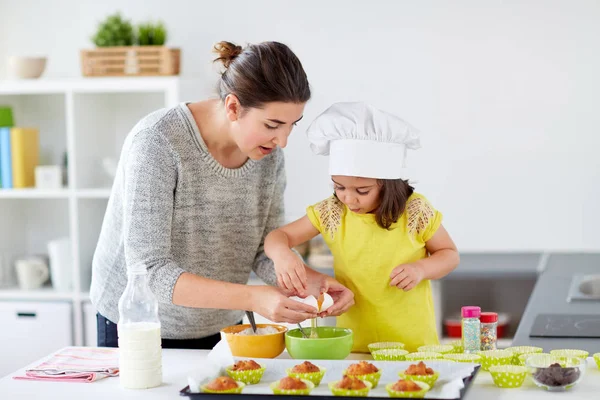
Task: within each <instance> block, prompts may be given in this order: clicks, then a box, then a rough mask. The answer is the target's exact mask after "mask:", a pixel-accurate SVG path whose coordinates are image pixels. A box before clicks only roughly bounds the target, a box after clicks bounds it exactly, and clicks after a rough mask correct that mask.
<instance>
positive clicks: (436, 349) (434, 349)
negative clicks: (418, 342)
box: [417, 344, 454, 354]
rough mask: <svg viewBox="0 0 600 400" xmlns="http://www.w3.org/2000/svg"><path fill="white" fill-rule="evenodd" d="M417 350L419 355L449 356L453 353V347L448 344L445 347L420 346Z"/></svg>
mask: <svg viewBox="0 0 600 400" xmlns="http://www.w3.org/2000/svg"><path fill="white" fill-rule="evenodd" d="M417 350H419V352H420V353H423V352H424V353H440V354H450V353H452V352H454V346H452V345H450V344H446V345H431V346H421V347H419V348H418V349H417Z"/></svg>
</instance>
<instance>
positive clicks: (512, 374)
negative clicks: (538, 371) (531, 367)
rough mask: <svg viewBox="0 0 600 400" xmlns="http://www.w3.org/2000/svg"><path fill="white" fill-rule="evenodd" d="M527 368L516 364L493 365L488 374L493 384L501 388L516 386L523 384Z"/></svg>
mask: <svg viewBox="0 0 600 400" xmlns="http://www.w3.org/2000/svg"><path fill="white" fill-rule="evenodd" d="M527 372H528V369H527V368H526V367H522V366H517V365H494V366H492V367H490V374H491V375H492V379H493V380H494V384H495V385H496V386H498V387H501V388H518V387H521V386H522V385H523V382H525V378H526V377H527Z"/></svg>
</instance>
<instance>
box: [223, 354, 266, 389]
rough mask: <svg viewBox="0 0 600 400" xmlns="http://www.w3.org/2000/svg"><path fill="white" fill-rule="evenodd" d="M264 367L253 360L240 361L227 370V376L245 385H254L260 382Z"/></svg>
mask: <svg viewBox="0 0 600 400" xmlns="http://www.w3.org/2000/svg"><path fill="white" fill-rule="evenodd" d="M265 369H266V367H265V366H264V365H261V364H259V363H257V362H256V361H254V360H241V361H238V362H236V363H235V364H233V365H232V366H230V367H228V368H227V370H226V371H227V375H229V376H230V377H232V378H233V379H235V380H236V381H239V382H244V383H245V384H247V385H255V384H257V383H259V382H260V380H261V379H262V376H263V374H264V373H265Z"/></svg>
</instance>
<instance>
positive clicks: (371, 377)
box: [343, 370, 381, 389]
mask: <svg viewBox="0 0 600 400" xmlns="http://www.w3.org/2000/svg"><path fill="white" fill-rule="evenodd" d="M343 375H348V376H352V377H354V378H358V379H360V380H363V381H367V382H371V383H372V384H373V389H375V388H376V387H377V384H379V379H380V378H381V370H379V371H377V372H374V373H372V374H365V375H350V374H348V373H347V372H346V371H345V370H344V372H343Z"/></svg>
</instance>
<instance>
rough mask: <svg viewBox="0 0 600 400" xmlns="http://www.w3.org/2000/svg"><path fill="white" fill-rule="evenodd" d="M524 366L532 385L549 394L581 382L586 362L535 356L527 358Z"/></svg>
mask: <svg viewBox="0 0 600 400" xmlns="http://www.w3.org/2000/svg"><path fill="white" fill-rule="evenodd" d="M526 364H527V369H528V370H529V374H530V375H531V378H532V379H533V383H535V384H536V385H537V386H539V387H541V388H543V389H546V390H548V391H551V392H562V391H565V390H567V389H570V388H572V387H573V386H575V385H577V384H578V383H579V382H580V381H581V379H582V378H583V375H585V370H586V367H587V360H586V359H585V358H570V357H561V356H554V355H550V356H548V355H545V354H536V355H534V356H531V357H529V358H527V360H526Z"/></svg>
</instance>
